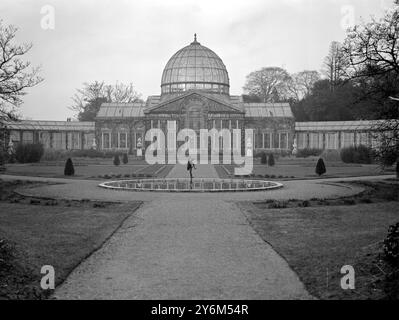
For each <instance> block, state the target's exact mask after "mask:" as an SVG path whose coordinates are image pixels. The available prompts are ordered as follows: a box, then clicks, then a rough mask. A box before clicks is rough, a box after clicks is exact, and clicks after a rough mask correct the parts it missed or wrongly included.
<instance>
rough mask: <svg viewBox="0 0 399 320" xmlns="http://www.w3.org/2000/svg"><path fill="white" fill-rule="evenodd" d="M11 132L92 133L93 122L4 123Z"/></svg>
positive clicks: (36, 121)
mask: <svg viewBox="0 0 399 320" xmlns="http://www.w3.org/2000/svg"><path fill="white" fill-rule="evenodd" d="M4 124H5V125H6V127H7V129H11V130H42V131H47V130H50V131H84V132H91V131H94V122H89V121H87V122H80V121H45V120H21V121H6V122H4Z"/></svg>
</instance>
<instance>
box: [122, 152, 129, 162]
mask: <svg viewBox="0 0 399 320" xmlns="http://www.w3.org/2000/svg"><path fill="white" fill-rule="evenodd" d="M122 162H123V164H127V163H128V162H129V158H128V156H127V153H124V154H123V158H122Z"/></svg>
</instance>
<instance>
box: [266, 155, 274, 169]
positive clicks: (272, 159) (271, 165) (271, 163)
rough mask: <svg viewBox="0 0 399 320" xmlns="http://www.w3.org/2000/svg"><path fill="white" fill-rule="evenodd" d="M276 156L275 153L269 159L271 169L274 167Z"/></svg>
mask: <svg viewBox="0 0 399 320" xmlns="http://www.w3.org/2000/svg"><path fill="white" fill-rule="evenodd" d="M274 163H275V162H274V156H273V153H271V154H270V155H269V158H268V159H267V164H268V165H269V167H273V166H274Z"/></svg>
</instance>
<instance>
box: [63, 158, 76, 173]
mask: <svg viewBox="0 0 399 320" xmlns="http://www.w3.org/2000/svg"><path fill="white" fill-rule="evenodd" d="M74 174H75V169H74V167H73V163H72V159H71V158H68V160H67V161H66V163H65V169H64V175H65V176H73V175H74Z"/></svg>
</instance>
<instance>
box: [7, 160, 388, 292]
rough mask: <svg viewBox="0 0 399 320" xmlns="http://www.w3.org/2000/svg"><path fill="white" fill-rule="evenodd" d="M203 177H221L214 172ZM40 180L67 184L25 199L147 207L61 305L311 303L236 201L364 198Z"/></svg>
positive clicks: (331, 185) (332, 190)
mask: <svg viewBox="0 0 399 320" xmlns="http://www.w3.org/2000/svg"><path fill="white" fill-rule="evenodd" d="M183 169H184V168H183ZM183 169H182V168H181V167H180V168H179V167H178V166H176V168H175V169H174V170H173V171H172V172H171V173H170V174H171V176H172V177H175V176H178V177H179V175H181V174H182V172H184V170H183ZM199 172H201V175H202V176H204V175H206V176H207V177H212V176H214V175H215V174H216V172H215V171H214V168H213V167H208V168H206V167H203V168H199V169H198V171H197V172H195V173H199ZM1 178H3V179H7V178H9V179H13V178H14V179H15V178H16V177H10V176H8V177H7V176H2V177H1ZM384 178H387V177H386V176H385V177H384ZM21 179H27V178H26V177H25V178H21ZM29 180H32V178H29ZM38 180H46V181H53V182H57V183H62V184H57V185H46V186H42V187H36V188H33V189H23V190H20V191H21V192H22V193H24V194H26V195H33V196H43V197H54V198H70V199H83V198H90V199H97V200H112V201H116V200H120V201H129V200H144V201H146V202H145V204H144V205H143V206H142V207H141V208H140V209H139V210H138V211H137V212H136V214H135V215H132V216H131V217H130V218H128V219H127V220H126V222H125V223H124V225H123V226H122V227H121V228H120V229H119V230H118V231H117V232H116V233H115V234H114V235H113V236H112V237H111V239H110V240H109V241H108V242H107V243H106V244H105V245H104V246H103V247H102V248H101V249H100V250H99V251H97V252H95V253H94V254H93V255H91V256H90V257H89V258H88V259H87V260H85V261H84V262H83V263H82V264H81V265H80V266H79V267H78V268H76V269H75V270H74V271H73V272H72V274H71V275H70V276H69V277H68V279H67V280H66V281H65V282H64V283H63V284H62V285H61V286H60V287H59V288H57V290H56V292H55V296H56V297H58V298H62V299H64V298H65V299H310V298H312V297H311V296H310V295H309V294H308V293H307V291H306V289H305V287H304V286H303V284H302V283H301V282H300V280H299V279H298V277H297V275H296V274H295V273H294V272H293V271H292V270H291V269H290V268H289V266H288V264H287V263H286V261H285V260H284V259H283V258H281V257H280V256H279V255H278V254H277V253H276V252H275V251H274V250H273V249H272V248H271V246H270V245H268V244H267V243H265V242H264V241H263V240H262V239H261V238H260V237H259V236H258V235H257V234H256V233H255V231H254V230H253V229H252V228H251V227H250V225H249V224H248V222H247V221H246V219H245V217H244V216H243V215H242V213H241V211H240V210H239V208H238V207H237V206H236V205H235V203H234V201H236V200H264V199H268V198H272V199H291V198H296V199H309V198H325V197H328V198H331V197H339V196H344V195H346V196H347V195H351V194H355V193H358V192H361V191H362V189H361V188H358V187H351V186H346V185H342V184H337V183H336V181H334V180H332V179H329V180H328V181H325V180H323V181H322V180H316V181H289V182H285V183H284V185H285V187H284V188H283V189H279V190H273V191H267V192H250V193H248V192H246V193H218V194H211V193H202V194H191V193H188V194H178V193H153V192H128V191H111V190H104V189H101V188H99V187H98V186H97V185H98V181H85V180H67V179H38ZM338 180H349V179H338ZM353 180H357V179H353ZM111 214H112V213H111Z"/></svg>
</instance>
